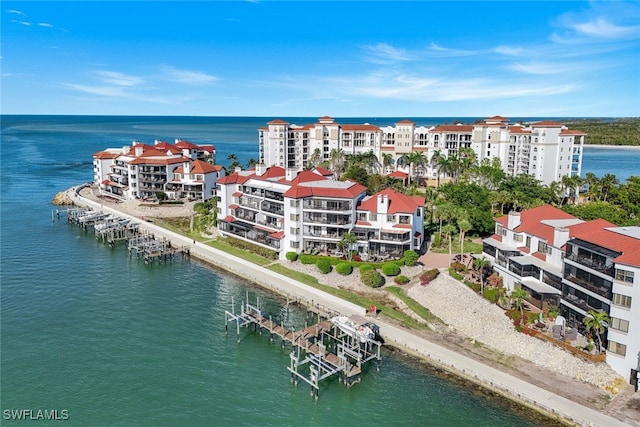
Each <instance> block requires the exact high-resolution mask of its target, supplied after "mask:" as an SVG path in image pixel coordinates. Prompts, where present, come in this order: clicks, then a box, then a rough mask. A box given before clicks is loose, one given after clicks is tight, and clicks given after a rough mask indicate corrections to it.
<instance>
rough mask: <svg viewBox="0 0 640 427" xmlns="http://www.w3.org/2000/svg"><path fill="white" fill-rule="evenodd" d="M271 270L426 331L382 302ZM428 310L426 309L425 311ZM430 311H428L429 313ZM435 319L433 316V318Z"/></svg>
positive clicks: (302, 276) (297, 274)
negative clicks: (372, 308)
mask: <svg viewBox="0 0 640 427" xmlns="http://www.w3.org/2000/svg"><path fill="white" fill-rule="evenodd" d="M267 268H268V269H270V270H273V271H275V272H276V273H280V274H282V275H283V276H287V277H290V278H292V279H294V280H297V281H298V282H301V283H304V284H305V285H309V286H312V287H314V288H316V289H319V290H321V291H323V292H326V293H328V294H330V295H334V296H336V297H339V298H342V299H343V300H345V301H349V302H351V303H353V304H356V305H358V306H360V307H365V308H369V307H371V305H372V304H373V305H375V306H376V307H377V308H378V312H379V313H381V314H382V315H384V316H387V317H389V318H391V319H394V320H397V321H399V322H401V323H403V324H404V325H405V326H407V327H409V328H413V329H425V326H424V325H422V324H420V323H418V322H416V321H415V320H413V319H412V318H411V317H409V316H407V315H406V314H404V313H401V312H399V311H396V310H394V309H392V308H391V307H389V306H387V305H386V304H384V302H383V301H382V300H372V299H370V298H367V297H364V296H362V295H358V294H356V293H353V292H349V291H347V290H345V289H337V288H334V287H331V286H326V285H322V284H320V282H318V279H317V278H316V277H313V276H311V275H309V274H305V273H301V272H299V271H295V270H291V269H289V268H287V267H285V266H283V265H280V264H273V265H270V266H268V267H267ZM425 310H426V309H425ZM428 311H429V310H427V312H428ZM431 318H432V319H433V318H434V317H433V316H432V317H431Z"/></svg>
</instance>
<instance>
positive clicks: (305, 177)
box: [279, 171, 327, 185]
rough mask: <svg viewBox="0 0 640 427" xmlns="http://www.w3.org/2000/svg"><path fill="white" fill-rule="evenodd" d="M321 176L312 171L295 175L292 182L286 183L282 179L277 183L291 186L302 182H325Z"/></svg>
mask: <svg viewBox="0 0 640 427" xmlns="http://www.w3.org/2000/svg"><path fill="white" fill-rule="evenodd" d="M326 180H327V178H325V177H324V176H322V175H319V174H317V173H315V172H313V171H301V172H299V173H298V175H296V177H295V178H294V179H293V180H292V181H287V180H286V179H285V178H282V179H281V180H280V181H279V182H282V183H289V184H291V185H297V184H301V183H303V182H313V181H326Z"/></svg>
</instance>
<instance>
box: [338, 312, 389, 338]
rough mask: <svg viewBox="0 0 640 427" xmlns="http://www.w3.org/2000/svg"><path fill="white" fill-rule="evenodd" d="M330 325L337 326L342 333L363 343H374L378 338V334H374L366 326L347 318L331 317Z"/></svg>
mask: <svg viewBox="0 0 640 427" xmlns="http://www.w3.org/2000/svg"><path fill="white" fill-rule="evenodd" d="M331 323H333V324H334V325H335V326H337V327H338V328H339V329H340V330H341V331H342V332H344V333H346V334H348V335H351V336H352V337H355V338H356V339H358V340H359V341H360V342H363V343H366V342H369V341H376V338H377V336H378V334H376V332H375V331H374V330H373V329H372V328H371V327H369V326H368V325H367V324H362V323H358V322H355V321H354V320H352V319H350V318H349V317H347V316H335V317H332V318H331Z"/></svg>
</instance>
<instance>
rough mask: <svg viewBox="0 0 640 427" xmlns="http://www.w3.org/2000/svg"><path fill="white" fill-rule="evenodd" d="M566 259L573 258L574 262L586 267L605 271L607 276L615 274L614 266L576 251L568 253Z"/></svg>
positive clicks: (601, 271)
mask: <svg viewBox="0 0 640 427" xmlns="http://www.w3.org/2000/svg"><path fill="white" fill-rule="evenodd" d="M565 259H568V260H571V261H573V262H576V263H578V264H580V265H583V266H585V267H588V268H590V269H592V270H595V271H598V272H600V273H604V274H606V275H607V276H610V277H613V276H614V274H615V269H614V268H613V266H610V267H607V265H606V264H605V263H604V262H601V261H598V260H595V259H593V258H590V257H586V256H581V255H578V254H575V253H571V254H569V255H567V256H566V257H565Z"/></svg>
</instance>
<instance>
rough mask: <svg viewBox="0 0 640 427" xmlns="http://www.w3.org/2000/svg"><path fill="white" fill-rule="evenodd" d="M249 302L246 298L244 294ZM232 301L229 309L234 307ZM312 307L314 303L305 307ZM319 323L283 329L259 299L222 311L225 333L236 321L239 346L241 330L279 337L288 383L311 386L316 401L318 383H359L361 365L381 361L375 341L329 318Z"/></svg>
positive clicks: (271, 337)
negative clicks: (335, 378) (285, 357)
mask: <svg viewBox="0 0 640 427" xmlns="http://www.w3.org/2000/svg"><path fill="white" fill-rule="evenodd" d="M247 300H248V295H247ZM233 304H234V303H233V301H232V306H233ZM307 306H311V307H313V304H310V305H307ZM316 314H317V315H318V322H317V323H315V324H313V325H311V326H307V327H305V328H303V329H300V330H298V331H296V330H295V329H289V328H286V327H285V326H284V323H283V322H280V323H277V322H274V321H273V319H272V316H264V315H263V313H262V310H261V309H260V305H259V300H257V303H256V305H255V306H254V305H251V304H249V303H248V302H243V303H242V305H241V309H240V312H238V313H236V312H235V308H234V307H232V311H226V312H225V332H226V333H228V324H229V322H236V331H237V335H238V343H239V342H240V328H241V327H249V328H250V327H253V328H254V330H256V331H260V332H262V331H267V332H269V335H270V339H271V341H273V339H274V337H278V338H280V341H281V343H282V346H283V347H284V345H285V343H288V344H289V345H290V346H291V352H290V354H289V358H290V365H289V367H287V370H288V371H289V372H290V374H291V382H292V383H294V384H296V385H297V384H298V380H302V381H304V382H306V383H307V384H309V385H310V386H311V395H312V396H314V397H315V398H316V399H318V394H319V390H320V385H319V383H320V381H322V380H324V379H327V378H330V377H332V376H334V375H338V378H339V380H340V381H341V382H344V384H345V385H346V386H348V387H350V386H351V385H353V384H356V383H358V382H360V378H361V373H362V368H363V365H364V364H365V363H366V362H368V361H370V360H374V359H376V360H380V348H381V346H382V344H381V343H380V342H378V341H372V340H368V341H366V342H362V341H360V340H359V339H358V337H357V336H356V335H355V334H349V333H346V332H344V331H343V330H342V329H340V328H339V327H337V326H336V325H334V324H333V323H332V322H331V320H330V319H328V318H326V317H324V318H322V319H321V316H320V314H319V312H316ZM352 318H354V319H355V318H357V321H358V322H363V321H366V319H364V318H363V317H362V316H353V317H352Z"/></svg>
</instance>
